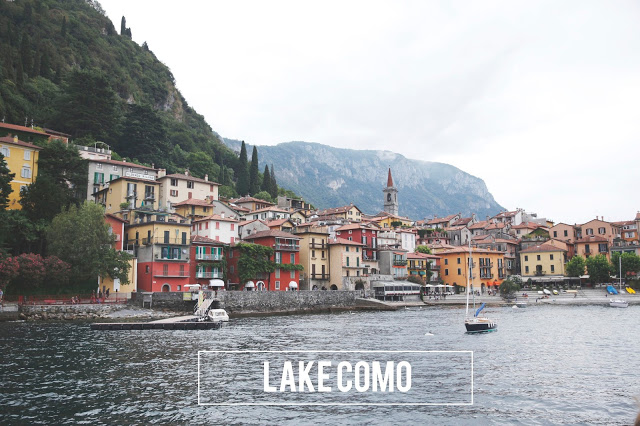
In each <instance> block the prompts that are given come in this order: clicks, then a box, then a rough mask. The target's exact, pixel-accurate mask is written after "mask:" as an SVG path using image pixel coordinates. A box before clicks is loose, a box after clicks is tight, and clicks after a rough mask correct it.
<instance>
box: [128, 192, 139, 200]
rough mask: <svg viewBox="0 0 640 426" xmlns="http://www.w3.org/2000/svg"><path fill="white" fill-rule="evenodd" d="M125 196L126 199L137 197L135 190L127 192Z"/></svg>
mask: <svg viewBox="0 0 640 426" xmlns="http://www.w3.org/2000/svg"><path fill="white" fill-rule="evenodd" d="M126 198H127V199H130V198H134V199H135V198H138V194H136V192H135V191H132V192H129V193H128V194H127V197H126Z"/></svg>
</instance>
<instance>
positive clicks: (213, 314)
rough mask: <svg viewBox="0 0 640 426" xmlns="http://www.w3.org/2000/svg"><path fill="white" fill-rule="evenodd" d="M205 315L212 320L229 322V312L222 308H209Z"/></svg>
mask: <svg viewBox="0 0 640 426" xmlns="http://www.w3.org/2000/svg"><path fill="white" fill-rule="evenodd" d="M207 316H208V317H209V321H212V322H229V314H227V311H225V310H224V309H209V312H208V314H207Z"/></svg>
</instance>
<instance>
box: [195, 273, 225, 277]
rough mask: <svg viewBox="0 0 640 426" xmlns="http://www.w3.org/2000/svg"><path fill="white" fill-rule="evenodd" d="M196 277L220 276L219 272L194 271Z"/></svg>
mask: <svg viewBox="0 0 640 426" xmlns="http://www.w3.org/2000/svg"><path fill="white" fill-rule="evenodd" d="M196 278H222V274H221V273H220V272H200V271H197V272H196Z"/></svg>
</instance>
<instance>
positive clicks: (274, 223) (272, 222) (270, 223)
mask: <svg viewBox="0 0 640 426" xmlns="http://www.w3.org/2000/svg"><path fill="white" fill-rule="evenodd" d="M285 222H290V223H291V224H292V225H293V222H291V220H290V219H275V220H270V221H268V222H266V225H267V226H268V227H269V228H271V227H272V226H280V225H282V224H283V223H285Z"/></svg>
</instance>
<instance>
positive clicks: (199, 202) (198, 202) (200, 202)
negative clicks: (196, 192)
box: [174, 198, 211, 207]
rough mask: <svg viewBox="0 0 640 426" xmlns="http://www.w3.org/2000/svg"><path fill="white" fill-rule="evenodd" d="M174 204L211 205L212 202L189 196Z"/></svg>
mask: <svg viewBox="0 0 640 426" xmlns="http://www.w3.org/2000/svg"><path fill="white" fill-rule="evenodd" d="M174 206H204V207H209V206H211V203H210V202H208V201H205V200H196V199H195V198H189V199H186V200H184V201H180V202H179V203H175V204H174Z"/></svg>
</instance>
